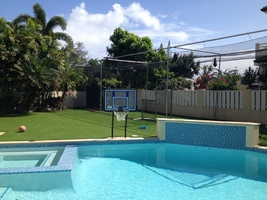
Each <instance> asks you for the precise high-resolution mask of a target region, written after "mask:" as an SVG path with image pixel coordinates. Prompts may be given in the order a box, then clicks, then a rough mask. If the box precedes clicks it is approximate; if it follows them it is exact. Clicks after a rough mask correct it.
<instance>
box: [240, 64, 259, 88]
mask: <svg viewBox="0 0 267 200" xmlns="http://www.w3.org/2000/svg"><path fill="white" fill-rule="evenodd" d="M258 75H259V71H258V70H257V69H256V70H254V69H252V68H251V67H248V69H246V70H245V72H244V74H243V76H242V79H241V83H242V84H244V85H247V86H248V88H250V87H251V85H252V84H253V83H255V82H256V81H257V76H258Z"/></svg>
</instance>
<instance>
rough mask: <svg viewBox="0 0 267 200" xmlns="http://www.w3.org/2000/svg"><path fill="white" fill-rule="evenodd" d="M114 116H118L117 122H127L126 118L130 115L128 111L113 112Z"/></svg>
mask: <svg viewBox="0 0 267 200" xmlns="http://www.w3.org/2000/svg"><path fill="white" fill-rule="evenodd" d="M113 112H114V114H115V115H116V117H117V121H124V120H125V117H126V116H127V115H128V112H129V111H128V110H127V111H126V110H125V111H115V110H114V111H113Z"/></svg>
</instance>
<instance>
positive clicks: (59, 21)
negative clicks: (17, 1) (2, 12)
mask: <svg viewBox="0 0 267 200" xmlns="http://www.w3.org/2000/svg"><path fill="white" fill-rule="evenodd" d="M33 12H34V17H32V16H30V15H28V14H21V15H19V16H18V17H17V18H15V19H14V20H13V23H14V24H15V25H20V26H25V25H26V23H27V21H28V19H32V20H33V21H34V22H35V23H36V24H39V25H40V26H41V30H40V33H41V34H42V35H50V34H52V35H54V36H55V38H56V39H58V40H63V41H65V42H66V43H67V44H68V45H69V46H70V47H73V41H72V38H71V37H70V36H69V35H68V34H66V33H62V32H53V30H54V29H55V28H56V27H58V26H59V27H61V29H62V30H63V31H64V30H66V27H67V23H66V20H65V19H64V18H63V17H60V16H54V17H52V18H51V19H50V20H49V21H48V22H47V21H46V13H45V11H44V9H43V8H42V6H41V5H40V4H39V3H36V4H34V5H33Z"/></svg>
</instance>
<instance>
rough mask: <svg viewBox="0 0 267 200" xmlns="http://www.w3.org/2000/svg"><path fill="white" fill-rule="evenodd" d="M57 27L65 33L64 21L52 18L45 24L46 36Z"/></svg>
mask: <svg viewBox="0 0 267 200" xmlns="http://www.w3.org/2000/svg"><path fill="white" fill-rule="evenodd" d="M57 26H60V27H61V29H62V30H63V31H65V30H66V27H67V22H66V20H65V19H64V18H63V17H60V16H54V17H52V18H51V19H50V20H49V21H48V22H47V24H46V28H45V34H48V33H49V32H50V31H53V29H54V28H55V27H57Z"/></svg>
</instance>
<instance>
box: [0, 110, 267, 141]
mask: <svg viewBox="0 0 267 200" xmlns="http://www.w3.org/2000/svg"><path fill="white" fill-rule="evenodd" d="M141 116H142V113H141V112H137V111H136V112H130V113H129V114H128V121H127V129H126V131H127V137H131V136H132V135H137V136H138V137H144V138H150V137H156V135H157V132H156V131H157V130H156V129H157V125H156V122H155V121H148V120H134V119H137V118H141ZM143 117H144V118H152V119H153V118H155V115H154V114H153V113H144V115H143ZM156 117H165V115H159V114H157V116H156ZM174 118H180V117H174ZM21 125H24V126H26V128H27V130H26V132H19V131H18V130H19V126H21ZM124 125H125V122H124V121H121V122H118V121H117V119H116V117H115V118H114V129H113V131H114V132H113V133H114V135H113V136H114V137H124ZM141 126H146V127H147V128H146V129H140V127H141ZM111 127H112V112H105V111H102V112H93V111H89V110H73V109H67V110H62V111H53V112H34V113H27V114H21V115H8V116H2V117H0V132H5V134H4V135H1V136H0V142H1V141H31V140H71V139H73V140H75V139H97V138H98V139H100V138H107V137H111ZM260 134H261V138H260V141H259V142H260V144H261V145H265V146H267V128H266V127H265V126H263V125H262V126H260Z"/></svg>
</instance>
